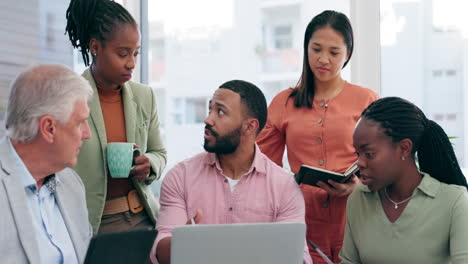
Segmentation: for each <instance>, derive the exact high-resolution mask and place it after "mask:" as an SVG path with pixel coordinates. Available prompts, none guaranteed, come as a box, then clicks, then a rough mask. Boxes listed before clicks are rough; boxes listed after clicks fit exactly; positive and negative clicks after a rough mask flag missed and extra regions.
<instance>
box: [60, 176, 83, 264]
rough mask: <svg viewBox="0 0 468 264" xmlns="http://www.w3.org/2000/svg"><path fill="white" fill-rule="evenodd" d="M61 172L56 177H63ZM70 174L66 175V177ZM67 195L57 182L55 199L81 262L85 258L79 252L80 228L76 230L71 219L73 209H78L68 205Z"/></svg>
mask: <svg viewBox="0 0 468 264" xmlns="http://www.w3.org/2000/svg"><path fill="white" fill-rule="evenodd" d="M59 174H60V173H57V174H56V177H57V178H58V179H61V177H60V175H59ZM67 176H70V175H66V176H65V177H67ZM66 196H67V192H66V190H64V188H63V185H62V183H61V184H57V187H56V189H55V199H56V200H57V204H58V207H59V208H60V212H61V213H62V217H63V221H64V222H65V226H66V227H67V230H68V234H69V235H70V239H71V240H72V242H73V246H74V248H75V253H76V257H77V258H78V260H79V262H80V263H81V262H83V261H84V260H83V259H79V258H80V256H79V254H78V252H81V248H79V247H80V243H79V241H80V238H79V237H78V236H79V230H76V225H74V224H73V219H70V216H71V215H73V210H76V208H74V207H73V206H67V204H66V202H65V200H64V197H66Z"/></svg>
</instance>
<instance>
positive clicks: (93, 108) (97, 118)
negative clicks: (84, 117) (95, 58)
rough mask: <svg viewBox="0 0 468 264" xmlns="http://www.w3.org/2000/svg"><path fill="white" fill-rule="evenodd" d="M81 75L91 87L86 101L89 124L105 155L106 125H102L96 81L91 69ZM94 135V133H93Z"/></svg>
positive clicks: (102, 118) (102, 119)
mask: <svg viewBox="0 0 468 264" xmlns="http://www.w3.org/2000/svg"><path fill="white" fill-rule="evenodd" d="M83 77H84V78H85V79H87V80H88V82H89V84H90V85H91V87H92V88H93V91H94V94H93V97H92V98H91V100H90V102H89V103H88V106H89V109H90V112H91V114H90V116H91V124H90V125H93V126H94V127H95V128H96V131H97V137H98V138H99V143H100V144H101V150H102V152H103V153H102V154H103V157H105V156H106V155H105V153H104V151H105V149H106V145H107V136H106V127H105V125H104V117H103V116H102V110H101V104H100V103H99V94H98V90H97V86H96V82H95V81H94V78H93V76H92V74H91V71H90V70H89V68H88V69H86V70H85V71H84V73H83ZM93 136H94V135H93Z"/></svg>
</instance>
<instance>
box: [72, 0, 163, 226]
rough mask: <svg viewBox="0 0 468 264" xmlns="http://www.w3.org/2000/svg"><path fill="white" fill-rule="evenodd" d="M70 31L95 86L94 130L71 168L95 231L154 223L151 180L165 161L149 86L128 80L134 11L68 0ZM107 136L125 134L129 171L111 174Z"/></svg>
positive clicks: (135, 39)
mask: <svg viewBox="0 0 468 264" xmlns="http://www.w3.org/2000/svg"><path fill="white" fill-rule="evenodd" d="M66 18H67V26H66V33H68V35H69V38H70V41H71V43H72V45H73V47H75V48H77V49H79V51H80V52H81V55H82V57H83V61H84V63H85V65H86V66H89V68H88V69H86V70H85V72H84V73H83V77H84V78H86V79H87V80H88V81H89V83H90V84H91V86H92V87H93V89H94V97H93V98H92V99H91V101H90V102H89V108H90V110H91V114H90V120H89V125H90V128H91V132H92V138H91V139H90V140H87V141H85V142H84V143H83V145H82V147H81V151H80V155H79V157H78V163H77V165H76V167H75V168H74V169H75V170H76V172H77V173H78V174H79V175H80V176H81V178H82V179H83V182H84V184H85V187H86V192H87V197H86V198H87V203H88V210H89V220H90V222H91V224H92V226H93V229H94V233H97V232H99V233H103V232H113V231H119V230H127V229H136V228H145V227H154V225H155V223H156V218H157V212H158V205H157V203H156V201H155V199H154V195H153V193H152V192H151V189H150V186H149V185H150V184H151V183H152V182H153V181H154V180H155V179H157V178H158V177H159V176H160V175H161V173H162V171H163V169H164V167H165V165H166V150H165V148H164V146H163V144H162V140H161V135H160V131H159V119H158V115H157V109H156V99H155V98H156V97H155V94H154V91H153V90H152V89H151V88H150V87H148V86H146V85H143V84H140V83H137V82H133V81H131V80H130V79H131V78H132V72H133V70H134V69H135V66H136V64H137V62H136V59H137V56H138V54H139V49H140V33H139V31H138V26H137V23H136V22H135V20H134V19H133V17H132V15H131V14H130V13H129V12H128V11H127V10H126V9H125V8H124V7H122V6H121V5H120V4H118V3H116V2H114V1H110V0H71V2H70V5H69V7H68V9H67V12H66ZM110 142H131V143H134V144H135V145H137V146H138V147H139V148H140V150H141V153H143V155H141V156H138V157H135V158H134V163H135V168H134V169H133V170H132V171H131V172H130V176H129V178H112V177H111V176H110V174H109V170H108V168H107V162H106V146H107V144H108V143H110Z"/></svg>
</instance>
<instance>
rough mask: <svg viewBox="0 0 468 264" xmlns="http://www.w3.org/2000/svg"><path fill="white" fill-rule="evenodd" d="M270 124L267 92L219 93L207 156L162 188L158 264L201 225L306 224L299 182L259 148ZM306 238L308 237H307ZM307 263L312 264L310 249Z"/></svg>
mask: <svg viewBox="0 0 468 264" xmlns="http://www.w3.org/2000/svg"><path fill="white" fill-rule="evenodd" d="M266 120H267V104H266V100H265V96H264V95H263V93H262V91H261V90H260V89H259V88H258V87H256V86H255V85H253V84H251V83H249V82H246V81H240V80H233V81H228V82H226V83H224V84H222V85H221V86H220V87H219V89H217V90H216V91H215V93H214V95H213V97H212V99H211V100H210V103H209V114H208V117H207V118H206V119H205V124H206V126H205V136H204V139H205V143H204V148H205V150H206V152H203V153H200V154H198V155H196V156H194V157H192V158H190V159H187V160H184V161H182V162H180V163H178V164H177V165H176V166H175V167H174V168H172V169H171V170H170V171H169V172H168V174H167V176H166V177H165V179H164V181H163V183H162V187H161V197H160V203H161V210H160V216H159V220H158V223H157V226H156V228H157V229H158V232H159V234H158V237H157V238H156V241H155V243H154V246H153V250H152V251H151V259H152V261H153V263H162V264H164V263H169V262H170V248H171V232H172V229H173V228H174V227H175V226H180V225H184V224H186V223H187V222H190V219H191V218H193V219H194V221H195V223H200V224H234V223H260V222H263V223H264V222H299V223H304V214H305V209H304V199H303V197H302V194H301V191H300V190H299V187H298V186H297V184H296V183H295V181H294V179H293V177H292V176H291V175H290V174H288V173H287V172H285V171H284V170H283V169H282V168H280V167H279V166H277V165H276V164H275V163H273V162H272V161H271V160H270V159H268V158H267V157H266V156H265V155H264V154H263V153H262V152H261V151H260V149H259V148H258V146H257V145H256V144H255V140H256V137H257V135H258V133H260V131H261V130H262V128H263V127H264V126H265V123H266ZM304 238H305V234H304ZM304 263H312V260H311V258H310V255H309V253H308V250H307V246H305V247H304Z"/></svg>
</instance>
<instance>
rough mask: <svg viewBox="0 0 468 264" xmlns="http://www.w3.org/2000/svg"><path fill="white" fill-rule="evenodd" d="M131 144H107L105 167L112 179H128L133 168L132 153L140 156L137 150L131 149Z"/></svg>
mask: <svg viewBox="0 0 468 264" xmlns="http://www.w3.org/2000/svg"><path fill="white" fill-rule="evenodd" d="M133 145H134V144H133V143H126V142H112V143H109V144H107V166H108V167H109V171H110V174H111V177H112V178H128V176H129V175H130V171H131V170H132V169H133V168H134V167H135V166H133V153H134V152H137V155H138V156H140V155H141V151H140V149H139V148H133Z"/></svg>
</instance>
